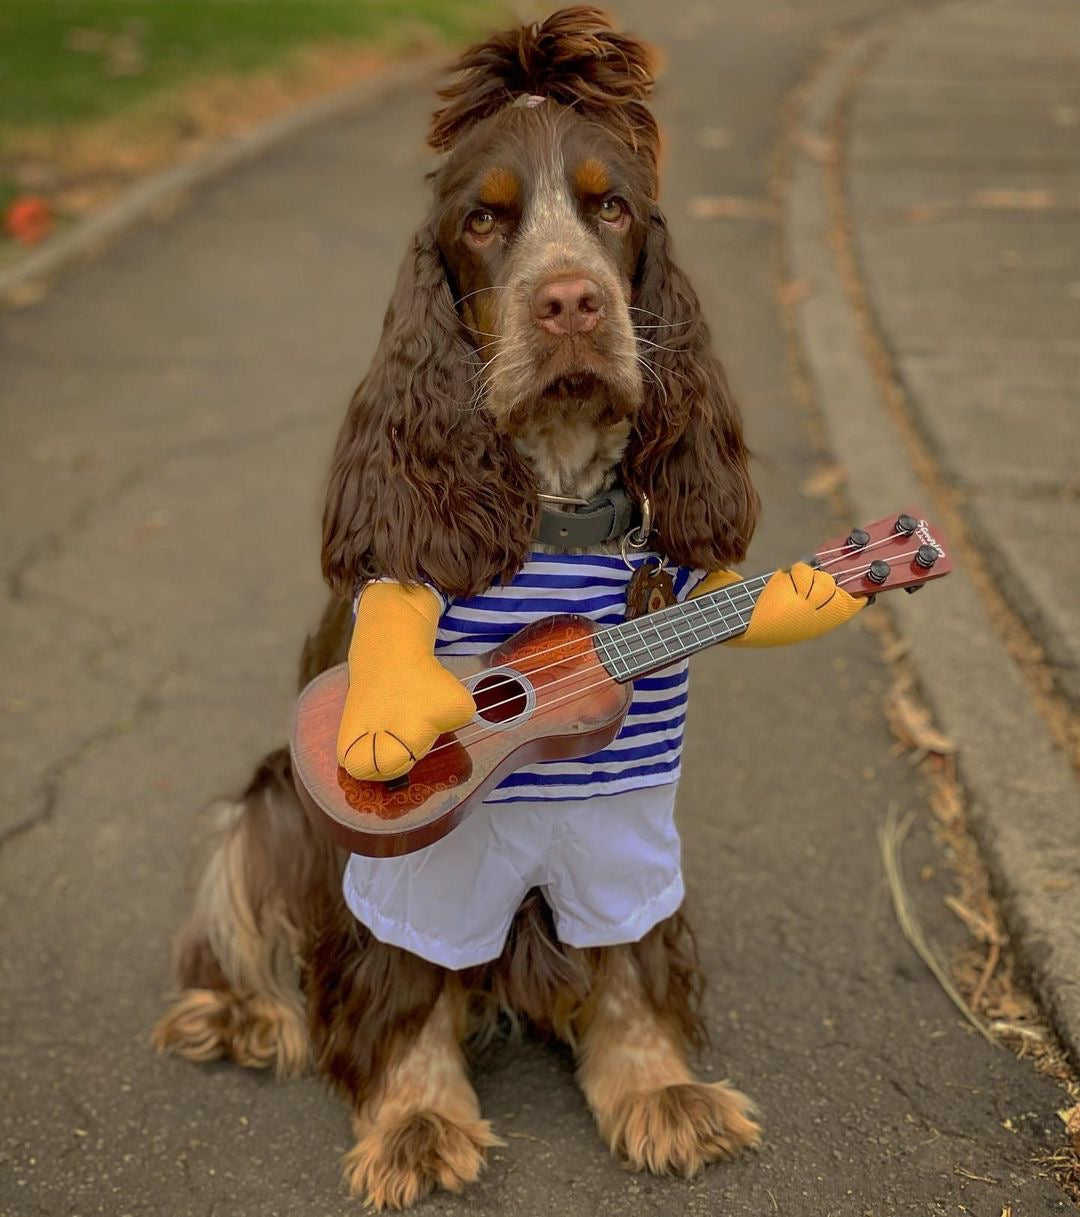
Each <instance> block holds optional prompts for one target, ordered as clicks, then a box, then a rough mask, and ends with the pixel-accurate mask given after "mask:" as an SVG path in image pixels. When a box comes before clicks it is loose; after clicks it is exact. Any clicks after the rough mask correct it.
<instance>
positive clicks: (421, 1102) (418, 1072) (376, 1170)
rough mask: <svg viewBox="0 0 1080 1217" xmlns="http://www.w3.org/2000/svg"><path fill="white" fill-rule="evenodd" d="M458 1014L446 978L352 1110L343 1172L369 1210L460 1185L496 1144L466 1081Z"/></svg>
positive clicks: (458, 1000) (458, 1001)
mask: <svg viewBox="0 0 1080 1217" xmlns="http://www.w3.org/2000/svg"><path fill="white" fill-rule="evenodd" d="M464 1015H465V1010H464V996H463V994H462V993H461V991H460V989H458V988H457V987H456V986H452V985H451V984H449V983H448V985H447V986H446V987H445V988H444V989H443V991H442V993H441V995H440V996H439V999H438V1001H437V1002H436V1003H435V1005H434V1007H433V1008H432V1010H431V1012H430V1014H429V1015H428V1017H427V1020H426V1021H425V1022H424V1024H423V1026H422V1027H421V1028H420V1030H419V1031H418V1032H417V1033H416V1035H415V1037H414V1038H412V1039H411V1040H410V1041H409V1042H408V1043H407V1044H406V1045H405V1046H404V1048H403V1050H402V1051H401V1053H400V1054H399V1056H398V1058H397V1060H396V1061H394V1063H392V1064H390V1065H388V1066H387V1068H386V1069H385V1071H384V1073H383V1076H382V1078H381V1079H380V1080H379V1083H378V1085H377V1087H376V1088H375V1089H374V1092H373V1093H372V1094H371V1097H370V1098H368V1099H367V1100H366V1101H365V1102H363V1103H362V1104H361V1105H360V1107H359V1109H358V1110H357V1111H356V1112H355V1114H354V1117H353V1129H354V1131H355V1133H356V1136H357V1143H356V1145H355V1146H354V1147H353V1148H352V1149H351V1150H350V1151H349V1153H348V1154H346V1156H345V1163H344V1166H345V1177H346V1180H347V1182H348V1184H349V1187H350V1189H351V1190H352V1191H353V1192H355V1193H357V1194H361V1195H364V1196H366V1197H367V1200H368V1202H369V1203H370V1204H371V1205H373V1206H374V1207H375V1208H377V1209H383V1208H391V1209H401V1208H407V1207H408V1206H409V1205H411V1204H414V1203H415V1202H416V1201H417V1200H419V1199H421V1198H422V1197H423V1196H424V1195H426V1194H427V1193H428V1192H429V1191H430V1190H431V1189H432V1188H433V1187H436V1186H438V1187H444V1188H446V1189H447V1190H448V1191H452V1192H459V1191H461V1190H462V1188H463V1187H464V1186H465V1185H466V1184H467V1183H472V1182H473V1181H474V1180H475V1179H476V1178H477V1177H478V1176H479V1174H480V1172H481V1170H483V1167H484V1161H485V1151H486V1150H487V1148H488V1146H491V1145H501V1144H503V1143H502V1142H501V1141H500V1140H499V1139H498V1137H496V1136H495V1135H494V1134H493V1133H492V1131H491V1126H490V1124H489V1123H488V1121H487V1120H482V1119H481V1118H480V1103H479V1101H478V1099H477V1097H476V1092H475V1091H474V1090H473V1088H472V1084H471V1083H470V1082H469V1077H468V1074H467V1072H466V1068H465V1057H464V1054H463V1053H462V1050H461V1038H462V1034H463V1032H464V1021H465V1020H464Z"/></svg>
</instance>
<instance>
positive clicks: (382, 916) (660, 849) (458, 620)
mask: <svg viewBox="0 0 1080 1217" xmlns="http://www.w3.org/2000/svg"><path fill="white" fill-rule="evenodd" d="M651 557H652V556H651V555H642V556H641V559H640V560H651ZM638 561H639V559H637V558H635V564H636V563H637V562H638ZM671 573H672V576H673V582H674V591H675V596H676V599H678V600H683V599H685V598H686V596H688V595H689V594H690V593H691V592H692V591H693V589H694V588H695V587H696V586H697V585H698V584H699V583H700V582H701V579H702V577H703V574H704V572H702V571H693V570H688V569H685V568H680V569H677V570H674V571H672V572H671ZM632 574H633V571H632V570H630V569H629V568H628V567H627V565H626V563H624V562H623V560H622V558H620V557H619V556H618V555H610V554H603V555H601V554H548V553H534V554H533V555H532V556H531V558H530V560H529V561H528V562H526V563H525V565H524V566H523V567H522V568H521V570H520V571H519V572H518V573H517V575H516V576H515V577H514V579H513V580H512V581H511V582H510V583H509V584H506V585H496V586H494V587H491V588H488V589H487V591H486V592H484V593H483V594H481V595H479V596H473V597H470V598H468V599H457V600H450V601H447V600H445V599H443V598H442V597H440V601H441V608H442V611H441V613H440V615H439V618H438V623H437V628H436V632H435V641H434V651H435V654H436V656H438V655H471V654H476V653H477V652H480V651H487V650H490V649H491V648H492V647H493V646H496V645H497V644H498V643H500V642H503V641H505V640H506V639H507V638H509V637H510V636H511V635H512V634H515V633H516V632H517V631H518V630H520V629H522V628H523V627H524V626H526V625H528V624H529V623H530V622H533V621H538V620H540V619H541V618H543V617H548V616H550V615H551V614H553V613H569V612H574V613H579V614H581V615H582V616H585V617H588V618H590V619H591V620H593V621H595V622H597V624H598V625H600V626H608V625H616V624H617V623H618V622H620V621H622V620H623V617H624V615H625V610H626V589H627V584H628V583H629V581H630V578H631V576H632ZM398 590H399V591H400V589H398ZM365 594H366V593H365ZM361 603H362V600H361ZM688 687H689V671H688V663H687V661H686V660H682V661H681V662H680V663H677V664H674V665H673V666H672V667H670V668H665V669H664V670H663V671H662V672H658V673H656V674H655V675H652V676H646V677H643V678H641V679H640V680H638V681H636V682H635V685H634V695H633V701H632V702H631V705H630V709H629V710H628V711H627V715H626V718H625V720H624V722H623V725H622V728H621V729H620V731H619V734H618V736H617V737H616V739H615V740H614V741H613V742H612V743H611V744H610V745H609V746H608V747H607V748H605V749H603V750H602V751H600V752H595V753H593V754H592V755H591V756H587V757H583V758H581V759H580V760H576V761H545V762H541V763H539V764H535V765H529V766H526V767H525V768H523V769H519V770H517V771H516V772H514V773H511V774H509V775H507V776H506V777H505V778H504V779H503V780H502V781H501V782H500V783H499V785H498V786H497V787H496V788H495V789H494V790H492V791H491V793H490V794H489V795H488V797H487V798H486V799H485V800H484V802H483V803H482V804H481V805H480V806H479V807H478V808H476V809H475V810H474V811H473V812H472V813H471V814H470V815H469V816H468V817H467V818H466V820H465V821H464V823H463V824H461V825H460V826H459V827H458V828H456V829H455V830H454V831H453V832H452V833H450V834H449V836H447V837H445V838H444V839H443V840H441V841H437V842H436V843H435V844H434V845H429V846H428V847H427V848H426V849H422V850H420V851H419V852H417V853H415V854H407V855H406V856H405V857H403V858H389V859H386V858H363V857H359V856H357V855H353V857H352V858H350V860H349V863H348V866H347V867H346V873H345V897H346V902H347V903H348V905H349V907H350V909H351V910H352V912H353V914H354V915H355V916H356V917H357V919H358V920H360V921H361V922H363V923H364V924H365V925H367V926H368V927H369V928H370V929H371V931H372V932H373V933H374V934H375V936H376V937H377V938H380V939H381V940H383V941H385V942H391V943H393V944H394V945H395V946H401V947H405V948H406V949H408V950H410V951H412V952H414V953H415V954H417V955H421V956H423V957H424V958H425V959H430V960H431V961H432V962H433V963H438V964H442V965H443V966H444V967H450V968H463V967H469V966H471V965H472V964H478V963H485V962H486V961H487V960H489V959H494V958H495V957H497V956H498V955H499V954H500V953H501V951H502V948H503V943H504V941H505V938H506V932H507V930H508V929H509V928H510V922H511V920H512V919H513V915H514V912H515V910H516V909H517V907H518V905H519V904H520V903H521V899H522V897H523V896H524V895H525V893H526V892H527V891H528V890H529V888H530V887H539V888H541V889H543V890H544V893H545V896H546V898H547V900H548V903H549V904H550V905H551V907H552V911H553V913H554V916H555V923H556V930H557V932H558V935H559V938H560V940H561V941H563V942H566V943H568V944H569V945H571V946H580V947H584V946H610V945H612V944H614V943H618V942H635V941H636V940H637V939H639V938H641V937H642V935H644V934H646V933H647V932H648V931H649V930H650V929H652V927H653V926H654V925H655V924H656V923H657V922H659V921H662V920H663V919H664V918H665V917H669V916H670V915H671V914H672V913H673V912H674V911H675V909H677V908H678V906H679V904H680V903H681V902H682V898H683V885H682V874H681V871H680V867H679V838H678V834H677V833H676V831H675V825H674V818H673V817H674V808H675V783H676V782H677V780H678V777H679V764H680V760H681V755H682V737H683V725H684V723H685V721H686V702H687V693H688Z"/></svg>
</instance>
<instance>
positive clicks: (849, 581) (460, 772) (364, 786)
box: [291, 512, 952, 858]
mask: <svg viewBox="0 0 1080 1217" xmlns="http://www.w3.org/2000/svg"><path fill="white" fill-rule="evenodd" d="M809 562H810V564H811V565H812V566H814V567H816V568H817V569H818V570H821V571H824V572H826V573H829V574H831V575H832V577H833V578H834V579H835V580H836V585H837V587H841V588H843V589H844V590H845V591H846V592H848V593H849V594H850V595H852V596H864V597H870V598H872V597H874V596H877V595H879V594H880V593H881V592H886V591H892V590H894V589H899V588H904V589H905V590H907V591H909V592H911V591H917V590H918V589H919V588H920V587H922V586H923V585H924V584H925V583H928V582H930V581H931V580H933V579H939V578H941V577H942V576H943V575H947V574H948V573H949V571H950V570H951V569H952V565H951V562H950V560H949V556H948V553H947V552H946V549H945V545H944V544H943V542H942V539H941V534H940V532H938V531H937V530H936V529H933V528H932V527H931V525H930V524H929V523H928V522H927V521H926V520H924V519H922V518H921V517H920V516H918V515H917V514H916V513H914V512H912V513H907V512H905V513H903V514H901V515H899V516H889V517H887V518H885V519H882V520H877V521H876V522H875V523H873V524H869V525H867V526H866V527H865V528H854V529H852V530H851V531H850V532H849V533H848V534H847V535H846V536H844V537H837V538H835V539H834V540H832V541H830V542H828V543H827V544H826V545H824V546H822V547H820V548H819V549H818V550H816V551H815V552H814V554H813V555H812V557H811V558H810V559H809ZM774 573H775V572H768V573H766V574H764V575H758V576H756V577H754V578H751V579H744V580H741V581H739V582H738V583H735V584H731V585H728V586H727V587H722V588H719V589H717V590H715V591H711V592H709V593H706V594H704V595H702V596H699V597H695V598H693V599H691V600H689V601H685V602H683V603H680V604H675V605H670V606H668V607H667V608H660V609H657V610H656V611H654V612H651V613H648V614H646V615H644V616H642V617H640V618H635V619H632V620H628V621H625V622H622V623H620V624H618V625H614V626H608V627H607V628H606V629H604V630H599V629H598V628H597V626H596V625H595V624H594V623H593V622H592V621H590V620H589V619H588V618H587V617H581V616H578V615H576V614H566V615H563V616H559V617H545V618H544V619H543V620H541V621H536V622H534V623H533V624H532V625H529V626H526V627H525V629H523V630H521V631H519V632H518V633H517V634H515V635H514V636H513V637H512V638H509V639H507V641H506V642H504V643H502V644H501V645H500V646H497V647H495V648H494V649H493V650H491V651H488V652H486V653H484V654H482V655H470V656H467V657H460V658H448V659H444V660H443V663H444V664H445V665H446V667H447V668H449V670H450V671H451V672H453V674H454V675H455V676H457V677H458V679H459V680H461V681H462V682H463V683H464V684H465V686H466V687H467V688H468V689H469V691H470V692H471V693H472V695H473V700H474V701H475V702H476V706H477V711H476V715H475V717H474V718H473V719H472V720H471V721H470V722H468V723H466V724H465V726H464V727H462V728H461V729H460V730H459V731H456V732H454V733H453V734H451V735H444V736H440V738H439V739H437V740H436V741H435V743H434V745H433V746H432V748H431V750H430V751H429V752H428V753H427V755H426V756H424V757H422V758H421V759H420V760H419V761H418V762H417V763H416V764H415V765H414V766H413V768H412V770H411V771H410V772H409V774H408V775H407V776H406V777H404V778H400V779H398V780H397V781H392V782H369V781H359V780H357V779H356V778H353V777H350V776H349V774H347V773H346V772H345V770H344V769H341V768H339V766H338V763H337V736H338V729H339V727H340V724H341V716H342V711H343V709H344V706H345V697H346V694H347V693H348V691H349V675H348V670H347V668H346V665H345V664H341V665H340V666H339V667H336V668H331V669H330V670H329V671H327V672H324V673H323V674H322V675H321V676H317V677H316V678H315V679H314V680H313V681H312V682H311V684H309V685H308V687H307V688H306V689H305V690H304V691H303V693H301V695H300V700H299V702H298V703H297V707H296V713H295V715H294V717H293V730H292V745H291V751H292V760H293V776H294V778H295V781H296V788H297V791H298V793H299V795H300V799H301V802H302V803H303V804H304V807H305V808H306V809H307V811H308V814H309V815H310V816H311V817H312V819H313V820H314V822H315V823H316V824H317V825H318V826H319V827H320V828H322V829H323V830H325V831H326V832H328V833H329V835H330V836H331V837H332V838H333V839H334V840H335V841H336V842H337V843H338V844H339V845H342V846H344V848H345V849H348V850H350V851H352V852H353V853H357V854H366V855H367V856H369V857H375V858H382V857H394V856H397V855H400V854H407V853H412V852H413V851H414V850H417V849H423V848H424V846H426V845H431V844H432V842H434V841H438V840H439V839H440V838H441V837H445V836H446V834H447V833H448V832H450V830H451V829H452V828H454V826H455V825H457V824H460V823H461V821H462V820H463V819H464V817H465V816H466V815H467V814H468V812H469V809H470V808H472V807H475V806H476V805H477V804H478V803H479V802H480V801H481V800H482V799H483V797H484V795H485V794H487V792H488V791H489V790H491V788H492V787H493V786H494V785H495V784H496V783H497V782H498V781H499V780H500V779H501V778H502V777H504V776H505V775H506V774H507V773H510V772H511V771H512V770H514V769H520V768H521V767H522V766H524V765H529V764H532V763H534V762H536V761H559V760H572V759H574V758H576V757H582V756H588V755H589V754H590V753H592V752H598V751H599V750H600V749H601V748H604V747H606V746H607V745H608V744H610V743H611V741H612V740H613V739H614V738H615V736H616V735H618V733H619V728H620V727H621V726H622V721H623V718H624V717H625V716H626V711H627V710H628V709H629V706H630V700H631V697H632V695H633V693H632V689H633V683H632V682H633V681H634V680H635V679H637V678H638V677H639V676H644V675H647V674H648V673H650V672H655V671H659V670H660V669H661V668H664V667H667V666H668V665H670V664H672V663H674V662H676V661H677V660H679V659H682V658H685V657H688V656H689V655H692V654H695V653H696V652H697V651H700V650H702V649H703V648H704V647H706V646H712V645H714V644H715V643H719V642H726V641H727V640H728V639H730V638H733V637H735V636H736V635H737V634H740V633H742V632H744V631H745V630H746V629H747V624H748V622H749V619H750V616H751V614H752V613H753V611H754V605H755V604H756V601H757V597H758V596H759V595H760V594H761V592H762V590H763V589H764V587H765V586H766V584H767V583H768V582H769V580H770V579H771V577H772V575H773V574H774ZM793 583H794V581H793ZM819 607H822V606H819ZM601 652H602V653H603V655H604V662H601V659H600V655H601ZM402 677H403V679H405V680H407V679H408V673H407V672H406V673H403V674H402Z"/></svg>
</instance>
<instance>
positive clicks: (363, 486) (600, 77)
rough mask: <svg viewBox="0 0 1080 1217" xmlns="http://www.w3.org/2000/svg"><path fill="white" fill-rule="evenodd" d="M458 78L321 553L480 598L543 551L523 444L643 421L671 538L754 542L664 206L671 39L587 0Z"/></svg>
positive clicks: (733, 415) (720, 544)
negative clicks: (656, 72) (662, 119)
mask: <svg viewBox="0 0 1080 1217" xmlns="http://www.w3.org/2000/svg"><path fill="white" fill-rule="evenodd" d="M455 73H456V75H455V79H454V80H453V83H451V84H450V86H449V87H448V88H447V89H445V90H444V91H443V94H442V96H443V98H444V99H445V101H446V104H445V105H444V107H443V108H442V109H440V110H439V111H438V112H437V113H436V114H435V116H434V119H433V122H432V128H431V133H430V140H431V143H432V144H433V146H434V147H436V148H437V149H438V150H440V151H441V152H442V153H443V154H444V156H443V161H442V163H441V164H440V166H439V168H438V169H437V170H436V171H435V172H434V173H433V174H432V181H433V195H434V198H433V206H432V209H431V212H430V214H429V216H428V217H427V219H426V220H425V222H424V224H423V225H422V226H421V228H420V230H419V232H418V233H417V235H416V237H415V238H414V241H413V246H412V249H411V250H410V252H409V254H408V256H407V257H406V260H405V263H404V265H403V267H402V270H401V273H400V275H399V279H398V284H397V288H396V290H395V294H394V298H393V300H392V301H391V305H390V309H389V311H388V313H387V318H386V323H385V326H384V332H383V339H382V342H381V344H380V348H379V351H378V352H377V354H376V357H375V360H374V362H373V365H372V368H371V370H370V372H369V374H368V376H367V378H366V379H365V381H364V382H363V384H362V385H361V386H360V389H359V390H358V392H357V395H356V398H355V399H354V401H353V405H352V408H351V409H350V412H349V416H348V418H347V419H346V422H345V426H344V428H343V430H342V434H341V438H340V440H339V443H338V449H337V453H336V455H335V459H334V465H333V469H332V474H331V484H330V492H329V497H328V501H327V510H326V515H325V518H324V551H323V568H324V572H325V574H326V576H327V578H328V580H329V581H330V583H331V585H332V586H333V587H334V588H335V589H336V590H338V591H340V592H342V593H343V594H344V593H347V592H348V591H349V590H350V589H351V587H352V586H353V585H354V584H355V582H356V581H357V580H359V579H363V578H368V577H371V576H372V575H389V576H391V577H394V578H396V579H400V580H402V581H407V582H411V581H416V580H421V579H428V580H431V581H433V582H435V583H436V584H437V585H439V586H440V587H442V588H443V589H444V590H445V591H447V592H450V593H452V594H468V593H470V592H474V591H477V590H480V589H481V588H483V587H485V586H487V585H489V584H490V583H491V582H493V581H494V580H495V579H496V578H499V577H509V576H512V574H513V573H514V571H515V570H516V569H517V568H518V567H519V566H520V564H521V562H522V561H523V560H524V558H525V556H526V555H527V553H528V549H529V545H530V542H531V538H532V535H533V531H534V526H535V520H536V511H537V500H536V492H537V490H538V489H540V488H541V487H539V486H538V484H537V480H536V470H535V469H534V468H532V467H530V465H529V463H528V461H527V460H525V459H524V458H523V456H522V453H521V450H520V446H519V445H517V444H515V436H516V435H518V433H519V432H520V431H521V429H522V428H523V427H526V426H529V425H535V424H536V423H537V422H540V423H542V424H548V425H554V426H558V425H559V420H560V419H566V418H567V416H568V415H571V414H572V415H575V416H576V418H577V421H578V422H579V423H580V421H581V420H582V419H585V420H586V421H588V422H590V423H594V424H595V425H596V426H597V427H599V426H610V425H612V424H615V423H618V422H620V420H621V421H623V422H624V423H625V428H624V429H625V432H626V434H627V436H628V442H627V444H626V447H625V451H624V453H623V457H622V471H621V472H622V478H623V481H624V483H625V484H626V485H627V488H628V489H629V490H630V491H631V492H632V493H635V494H637V495H639V496H646V495H647V496H648V497H649V499H650V500H651V503H652V506H653V510H654V514H655V519H656V529H657V544H658V546H659V547H660V548H661V549H662V550H663V551H664V552H665V553H666V554H667V555H668V557H669V558H671V559H672V560H673V561H675V562H678V563H681V564H686V565H697V566H706V567H715V566H719V565H723V564H725V563H727V562H730V561H732V560H737V559H738V558H740V557H741V556H742V554H743V552H744V551H745V548H746V544H747V543H748V541H749V536H750V532H751V530H752V527H753V521H754V516H755V514H756V507H757V500H756V497H755V495H754V492H753V489H752V487H751V485H750V481H749V477H748V474H747V468H746V465H747V453H746V449H745V446H744V444H743V440H742V433H741V426H740V422H739V417H738V412H737V410H736V408H735V406H734V405H733V403H732V402H731V400H730V397H729V395H728V391H727V386H726V382H725V379H724V374H723V371H722V369H721V367H720V365H719V363H718V362H717V360H716V359H715V357H714V356H713V355H712V353H711V351H710V349H709V335H708V330H707V327H706V325H705V323H704V321H703V319H702V318H701V315H700V309H699V307H698V302H697V298H696V296H695V294H694V292H693V290H692V288H691V287H690V285H689V283H688V281H687V280H686V277H685V276H684V275H683V273H682V271H681V270H680V269H679V268H678V267H677V266H676V265H675V263H674V262H673V261H672V258H671V255H670V251H669V239H668V235H667V230H666V227H665V224H664V219H663V216H662V214H661V212H660V210H659V208H658V206H657V203H656V196H657V190H658V186H657V159H658V154H659V137H658V132H657V127H656V123H655V120H654V119H653V117H652V115H651V114H650V112H649V110H648V109H647V107H646V105H645V99H646V98H647V97H648V95H649V93H650V91H651V88H652V84H653V77H652V68H651V55H650V52H649V50H648V49H647V48H646V47H645V45H644V44H643V43H641V42H639V41H638V40H636V39H634V38H632V37H629V36H627V35H624V34H620V33H617V32H615V31H614V30H613V29H612V28H611V26H610V23H609V22H608V20H607V18H606V17H605V16H604V15H603V14H602V13H600V12H598V11H597V10H595V9H591V8H576V9H567V10H564V11H563V12H560V13H556V14H555V15H554V16H552V17H550V18H549V19H548V20H547V21H545V22H543V23H538V24H536V25H532V26H527V27H522V28H520V29H514V30H511V31H508V32H506V33H503V34H498V35H495V36H493V37H492V38H491V39H489V40H488V41H486V42H484V43H481V44H479V45H478V46H476V47H474V48H472V49H471V50H470V51H468V52H467V53H466V54H465V55H464V56H463V57H462V59H461V60H460V61H459V63H458V64H457V65H456V69H455Z"/></svg>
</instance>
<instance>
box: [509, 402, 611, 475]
mask: <svg viewBox="0 0 1080 1217" xmlns="http://www.w3.org/2000/svg"><path fill="white" fill-rule="evenodd" d="M630 427H631V420H630V418H629V417H628V416H627V415H625V414H622V413H618V414H616V413H615V412H614V411H612V410H611V409H610V408H609V407H607V406H606V405H604V404H602V403H593V402H577V401H570V402H562V401H560V402H557V403H552V405H551V406H550V407H549V408H548V409H545V410H543V411H540V412H530V414H529V416H528V417H526V418H522V419H520V420H517V419H512V420H511V422H510V431H511V434H512V435H513V438H514V445H515V447H516V448H517V450H518V451H519V452H520V453H521V455H522V456H523V457H525V459H526V460H527V461H528V462H529V464H530V465H531V466H532V468H533V471H534V472H535V473H536V476H537V480H538V481H539V483H540V489H541V490H542V491H544V493H546V494H560V495H569V496H573V497H576V498H582V499H590V498H592V497H593V496H594V495H596V494H599V493H600V491H602V490H606V489H607V488H608V487H609V486H610V485H611V484H612V482H613V481H614V478H615V471H616V469H617V468H618V465H619V462H620V461H621V460H622V455H623V452H624V451H625V450H626V444H627V441H628V440H629V438H630Z"/></svg>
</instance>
